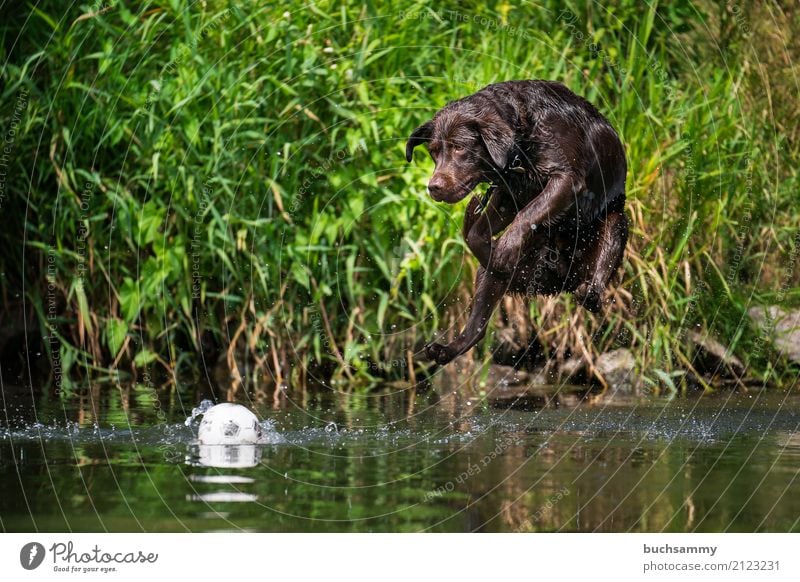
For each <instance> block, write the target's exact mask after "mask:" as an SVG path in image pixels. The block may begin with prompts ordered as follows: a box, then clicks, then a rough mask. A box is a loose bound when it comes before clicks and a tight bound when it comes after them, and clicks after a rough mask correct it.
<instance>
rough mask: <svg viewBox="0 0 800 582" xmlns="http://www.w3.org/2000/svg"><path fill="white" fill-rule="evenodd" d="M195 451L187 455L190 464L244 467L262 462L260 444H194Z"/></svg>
mask: <svg viewBox="0 0 800 582" xmlns="http://www.w3.org/2000/svg"><path fill="white" fill-rule="evenodd" d="M192 449H193V452H192V453H190V454H189V455H186V463H187V464H189V465H198V464H199V465H203V466H204V467H221V468H230V469H243V468H247V467H255V466H256V465H258V464H259V463H260V462H261V447H260V446H259V445H201V444H198V445H193V446H192Z"/></svg>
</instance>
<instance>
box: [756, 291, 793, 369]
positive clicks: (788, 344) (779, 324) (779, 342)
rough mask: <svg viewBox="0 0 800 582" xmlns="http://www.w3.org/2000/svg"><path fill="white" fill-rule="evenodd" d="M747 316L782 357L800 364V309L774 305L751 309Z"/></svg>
mask: <svg viewBox="0 0 800 582" xmlns="http://www.w3.org/2000/svg"><path fill="white" fill-rule="evenodd" d="M747 314H748V315H749V316H750V318H751V319H752V320H753V321H754V322H755V323H756V325H757V326H758V327H759V329H760V330H761V331H762V333H764V334H766V335H767V337H768V338H769V339H770V340H771V341H772V345H773V346H775V349H776V350H777V351H778V353H780V354H781V355H782V356H784V357H786V358H788V359H789V360H791V361H792V362H794V363H796V364H800V309H795V310H792V311H789V310H785V309H782V308H780V307H778V306H776V305H770V306H759V307H751V308H750V309H748V311H747Z"/></svg>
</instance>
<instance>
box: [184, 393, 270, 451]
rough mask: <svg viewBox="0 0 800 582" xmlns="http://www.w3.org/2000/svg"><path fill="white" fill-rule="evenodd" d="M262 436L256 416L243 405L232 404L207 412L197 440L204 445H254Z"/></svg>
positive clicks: (218, 406) (212, 408)
mask: <svg viewBox="0 0 800 582" xmlns="http://www.w3.org/2000/svg"><path fill="white" fill-rule="evenodd" d="M261 436H262V430H261V425H260V424H259V423H258V418H256V415H255V414H253V413H252V412H250V410H248V409H247V408H246V407H244V406H242V405H241V404H232V403H230V402H225V403H223V404H217V405H216V406H212V407H211V408H209V409H208V410H206V411H205V412H204V413H203V421H202V422H201V423H200V428H199V429H198V431H197V440H198V441H199V442H200V444H202V445H242V444H254V443H257V442H258V441H259V440H260V439H261Z"/></svg>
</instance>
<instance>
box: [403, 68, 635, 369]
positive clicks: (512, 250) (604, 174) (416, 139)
mask: <svg viewBox="0 0 800 582" xmlns="http://www.w3.org/2000/svg"><path fill="white" fill-rule="evenodd" d="M423 143H424V144H426V145H427V148H428V151H429V152H430V155H431V157H432V158H433V161H434V162H435V169H434V171H433V175H432V176H431V179H430V181H429V182H428V192H429V193H430V195H431V197H432V198H433V199H434V200H438V201H444V202H449V203H451V204H452V203H455V202H458V201H459V200H462V199H463V198H465V197H466V196H467V195H468V194H469V193H470V192H472V190H473V189H475V187H477V186H478V184H480V183H484V182H485V183H489V184H490V186H489V188H488V190H487V192H486V194H485V195H484V196H483V199H479V198H477V197H475V198H473V199H472V200H471V201H470V203H469V205H468V207H467V210H466V215H465V218H464V229H463V233H464V238H465V239H466V242H467V246H468V247H469V248H470V250H471V251H472V252H473V254H474V255H475V256H476V257H477V259H478V261H480V263H481V267H480V268H479V269H478V275H477V278H476V281H475V297H474V299H473V301H472V306H471V308H470V315H469V319H468V321H467V324H466V326H465V327H464V330H463V331H462V332H461V333H460V334H459V335H458V337H456V338H455V339H454V340H453V341H452V342H451V343H450V344H447V345H442V344H438V343H431V344H429V345H427V346H426V347H425V351H426V354H427V356H428V357H429V358H431V359H432V360H435V361H436V362H438V363H439V364H446V363H448V362H450V361H451V360H452V359H453V358H455V357H456V356H458V355H460V354H463V353H464V352H466V351H467V350H469V349H470V348H472V346H474V345H475V344H476V343H477V342H478V341H479V340H480V339H481V338H482V337H483V336H484V334H485V333H486V327H487V325H488V322H489V319H490V318H491V315H492V312H493V311H494V308H495V306H496V305H497V302H498V301H499V300H500V298H501V297H502V296H503V295H504V294H505V293H524V294H527V295H539V294H556V293H560V292H563V291H568V292H572V293H573V295H574V296H575V298H576V299H577V301H578V303H580V304H581V305H583V306H584V307H585V308H586V309H589V310H590V311H592V312H597V311H599V310H600V300H601V297H602V293H603V290H604V289H605V287H606V285H607V283H608V282H609V279H610V278H611V276H612V275H613V274H614V273H615V272H616V270H617V268H618V267H619V265H620V263H621V262H622V254H623V251H624V250H625V244H626V242H627V240H628V220H627V217H626V216H625V213H624V210H623V206H624V204H625V174H626V172H627V164H626V161H625V150H624V148H623V146H622V143H621V142H620V140H619V137H618V136H617V133H616V132H615V131H614V128H612V127H611V125H610V124H609V123H608V121H606V120H605V118H603V116H602V115H600V113H599V112H598V111H597V109H595V108H594V106H592V105H591V104H590V103H589V102H588V101H586V100H585V99H583V98H581V97H579V96H577V95H575V94H574V93H573V92H571V91H570V90H569V89H567V88H566V87H565V86H564V85H562V84H560V83H555V82H551V81H508V82H505V83H497V84H494V85H489V86H488V87H485V88H484V89H481V90H480V91H478V92H477V93H475V94H473V95H470V96H469V97H465V98H463V99H459V100H458V101H453V102H451V103H448V104H447V105H446V106H445V107H443V108H442V109H440V110H439V111H438V112H437V113H436V115H434V117H433V119H431V120H430V121H428V122H426V123H423V124H422V125H421V126H419V127H418V128H417V129H415V130H414V132H413V133H412V134H411V136H410V137H409V139H408V142H407V144H406V158H407V159H408V161H409V162H410V161H411V159H412V155H413V151H414V148H415V147H416V146H418V145H420V144H423Z"/></svg>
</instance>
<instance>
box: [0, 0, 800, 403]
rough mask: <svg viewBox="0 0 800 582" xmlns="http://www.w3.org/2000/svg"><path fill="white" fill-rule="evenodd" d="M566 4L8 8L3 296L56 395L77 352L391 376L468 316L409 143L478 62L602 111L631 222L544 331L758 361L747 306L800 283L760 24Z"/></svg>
mask: <svg viewBox="0 0 800 582" xmlns="http://www.w3.org/2000/svg"><path fill="white" fill-rule="evenodd" d="M568 4H569V5H570V10H569V11H568V12H565V11H564V10H563V9H562V8H561V5H562V3H560V2H550V1H546V2H544V3H537V4H535V5H523V4H520V5H516V4H511V3H500V4H496V5H494V4H493V5H490V6H486V5H485V4H484V3H474V4H472V3H471V4H470V5H467V6H465V5H463V4H461V3H444V4H442V3H438V2H437V3H435V4H428V3H426V2H418V3H416V4H411V3H400V2H397V3H394V4H391V3H380V4H374V5H373V4H371V3H368V4H365V5H362V4H361V3H356V2H345V3H343V4H340V3H327V2H322V3H318V4H315V5H304V4H301V3H293V4H292V7H291V8H285V7H281V8H268V7H263V6H261V5H260V3H249V2H244V1H242V2H238V3H236V2H227V1H220V0H217V1H215V0H208V1H207V2H202V3H197V2H188V1H183V0H172V1H166V0H163V1H155V2H142V3H140V2H130V1H114V0H112V1H110V2H108V3H106V4H102V5H101V4H100V3H97V4H94V5H90V4H88V3H85V4H83V5H78V6H71V5H70V3H63V2H56V1H44V2H38V3H35V6H36V7H35V8H33V7H31V6H30V5H28V7H27V8H26V9H25V10H23V11H20V12H18V13H16V14H14V15H13V16H11V17H10V18H9V19H5V18H4V20H3V22H4V24H3V25H2V31H3V32H2V35H3V54H2V62H3V63H4V65H3V68H2V82H3V89H2V93H3V97H2V109H0V119H2V120H3V121H2V123H3V128H4V133H7V128H9V127H11V124H12V121H13V120H14V119H15V116H16V117H17V118H18V124H17V125H18V127H17V130H16V132H15V136H14V140H13V144H12V151H11V154H10V155H9V157H8V160H7V161H6V162H4V163H5V164H6V166H5V167H6V168H7V172H6V173H7V175H8V178H7V180H6V182H5V186H4V188H5V189H4V192H3V194H4V198H2V206H3V207H2V212H3V216H4V225H5V228H4V229H3V232H2V233H0V237H2V244H3V247H4V248H5V249H6V252H5V253H4V255H3V256H2V258H0V272H2V275H0V277H2V284H3V301H4V305H5V310H6V311H7V312H11V311H14V310H19V309H21V307H22V306H21V302H22V301H23V300H24V302H25V306H26V308H27V309H33V310H35V312H36V314H37V318H38V321H39V325H40V328H41V332H42V334H43V335H44V336H49V335H50V334H51V333H52V334H54V336H55V337H56V338H57V339H56V340H54V343H53V344H52V345H53V346H55V348H54V350H52V351H51V350H48V352H49V354H50V358H51V360H52V363H53V364H54V365H57V366H58V368H59V369H60V371H61V373H62V378H63V379H62V382H63V387H64V388H65V392H68V391H69V387H70V384H69V378H70V377H75V376H76V374H78V373H79V372H81V370H83V371H86V370H93V372H92V373H93V374H95V375H98V374H99V375H102V374H103V370H108V369H109V368H111V369H114V370H123V371H125V372H128V371H134V372H137V373H138V374H141V373H142V371H143V370H145V369H156V368H157V369H163V370H168V371H170V373H172V372H175V373H181V372H186V371H193V370H197V369H198V368H199V367H200V365H201V362H202V361H203V358H202V356H205V357H206V358H207V357H209V356H210V355H211V354H214V353H216V351H221V352H222V354H223V356H225V355H227V358H228V361H229V363H232V362H233V360H234V359H238V360H242V361H246V362H248V363H249V364H251V366H250V367H249V368H248V370H249V371H250V377H248V378H247V379H246V380H248V381H249V380H252V381H255V382H265V383H267V384H268V383H269V382H271V381H273V380H275V379H278V380H280V381H287V382H289V383H291V384H299V383H304V382H305V381H307V380H310V378H309V372H308V370H310V375H311V376H315V377H321V378H324V379H326V380H327V379H331V378H333V379H337V378H338V379H346V380H348V385H349V386H356V385H358V384H364V385H367V384H369V383H370V382H371V381H372V380H373V379H374V378H375V377H377V376H387V375H388V376H389V377H402V376H403V375H405V373H406V367H405V366H406V362H407V357H408V353H409V350H412V351H413V350H414V349H416V348H418V347H419V344H420V343H421V342H422V341H423V340H427V339H430V337H432V336H433V334H434V332H436V331H437V330H442V329H445V328H447V327H449V326H453V325H457V324H459V322H461V321H463V315H464V311H465V310H466V301H467V300H468V297H469V293H468V292H469V289H470V287H471V280H472V277H473V274H474V269H475V261H474V260H473V259H472V258H471V257H470V256H469V255H468V253H467V251H466V248H465V246H464V243H463V240H462V239H461V236H460V232H459V225H460V218H461V217H460V213H462V212H463V207H464V205H459V206H457V207H456V208H451V207H445V206H443V205H440V204H436V203H434V202H432V201H431V200H430V199H429V198H428V197H426V195H425V190H424V185H425V182H426V180H427V176H428V175H429V173H430V169H431V162H430V161H429V160H428V159H427V158H426V156H425V155H424V154H423V153H422V152H418V154H417V158H416V160H415V163H414V164H411V165H407V164H406V163H405V160H404V158H403V146H404V141H405V138H406V136H407V135H408V134H409V133H410V132H411V130H412V129H413V128H414V127H416V125H418V124H419V123H420V122H422V121H424V120H425V119H427V118H428V117H429V116H430V115H431V114H432V113H433V112H434V111H435V110H436V109H438V108H439V107H441V106H442V105H444V104H445V103H446V102H447V101H448V100H451V99H454V98H457V97H460V96H462V95H465V94H468V93H471V92H473V91H475V90H477V89H478V88H480V87H482V86H484V85H486V84H488V83H490V82H495V81H500V80H506V79H517V78H548V79H557V80H560V81H562V82H564V83H565V84H567V85H568V86H569V87H570V88H572V89H573V90H575V91H576V92H578V93H580V94H582V95H584V96H586V97H587V98H588V99H590V100H591V101H593V102H594V103H595V104H596V105H597V106H598V108H599V109H600V110H601V111H602V112H603V113H604V114H605V115H606V116H607V117H608V118H609V119H610V120H611V122H612V123H613V124H614V126H615V127H616V128H617V129H618V130H619V132H620V134H621V136H622V138H623V141H624V143H625V144H626V148H627V152H628V158H629V168H630V171H629V176H628V200H629V205H628V212H629V215H630V216H631V218H632V224H633V228H632V232H631V240H630V243H629V247H628V254H627V258H626V262H625V266H624V273H623V275H622V279H621V284H620V287H619V289H620V290H618V291H617V292H616V299H617V303H616V304H615V306H614V307H613V308H612V309H611V310H610V311H609V313H608V314H607V315H606V317H604V318H602V319H599V318H596V317H594V316H591V315H589V314H587V313H584V312H583V311H582V310H580V309H577V308H576V307H575V306H574V305H572V303H571V300H570V299H569V298H568V297H560V298H557V299H555V300H542V301H538V302H535V303H534V304H533V305H532V306H531V310H532V315H533V319H534V321H535V322H536V323H537V324H539V328H538V334H539V337H540V339H541V340H542V341H543V342H544V343H545V345H546V347H547V348H548V349H549V350H551V352H552V353H553V354H560V355H559V357H563V355H564V354H565V353H568V352H569V351H570V350H572V351H575V350H577V349H579V348H580V346H584V347H585V349H586V350H587V351H588V352H589V353H590V354H597V353H599V352H600V351H602V350H604V349H607V348H609V347H612V346H622V345H624V346H629V347H631V348H632V349H633V351H634V353H635V354H636V357H637V359H638V360H639V361H640V363H641V365H642V369H643V370H644V371H645V373H646V375H647V376H648V377H649V378H650V379H651V380H652V381H653V382H656V383H657V382H659V381H660V380H659V379H663V377H664V376H665V375H669V374H670V373H672V372H674V371H675V370H677V369H683V368H686V367H688V366H690V365H691V362H690V359H691V353H690V351H689V346H688V344H687V339H686V333H685V332H686V330H687V329H695V328H697V329H706V330H709V331H711V332H712V333H714V334H715V335H717V336H718V337H719V338H720V339H722V340H723V341H724V342H725V343H727V344H729V345H731V346H732V347H733V349H734V351H735V353H737V354H739V355H740V356H742V357H743V358H745V359H748V358H747V354H748V353H749V351H750V350H751V348H752V345H753V343H754V342H755V341H757V338H758V330H756V329H754V328H752V327H751V326H750V325H749V324H748V323H747V320H746V318H745V317H744V312H745V310H746V308H747V307H748V306H749V305H751V304H752V303H753V302H757V301H763V302H774V301H776V300H777V299H779V300H783V301H784V302H786V303H787V304H791V303H793V302H797V300H798V299H800V292H798V289H797V285H798V274H797V268H796V266H794V267H793V264H792V263H791V262H790V259H791V257H792V256H793V254H792V253H796V252H797V241H796V239H795V233H796V232H797V229H798V225H799V224H800V216H799V215H798V213H797V212H796V208H795V207H796V200H797V187H798V180H797V170H796V167H795V165H794V164H793V163H792V161H793V160H796V159H797V158H796V155H797V142H796V141H794V140H793V139H792V138H791V137H790V136H788V135H787V134H785V133H784V132H783V131H782V130H781V129H779V128H778V126H777V124H776V123H775V122H774V121H773V119H774V117H773V116H774V115H777V113H776V110H770V109H768V108H766V107H767V97H763V98H760V97H759V95H760V93H759V91H760V90H761V89H762V86H760V85H759V83H762V82H763V75H762V76H754V75H752V74H750V73H748V71H751V70H752V66H747V67H746V66H745V65H747V64H749V65H753V64H758V63H759V61H758V54H759V53H758V50H757V49H758V47H756V46H754V45H753V44H752V43H753V40H752V38H751V37H752V35H748V34H747V31H746V30H745V28H744V27H742V26H741V22H739V23H738V26H739V28H738V29H736V26H734V27H733V29H731V25H730V22H729V21H730V17H731V15H730V14H727V16H726V14H722V16H724V17H727V18H728V20H724V18H723V20H724V22H721V21H720V15H719V14H718V12H719V10H720V9H718V8H716V7H715V6H714V5H712V4H710V3H709V4H705V3H703V4H701V5H699V6H693V5H691V4H690V3H687V2H678V3H668V4H667V3H665V4H664V5H663V6H658V5H656V4H652V5H651V6H650V7H648V6H646V5H644V6H639V3H638V2H634V1H632V0H631V1H628V0H619V1H617V2H613V3H611V4H610V5H609V7H607V8H603V7H601V6H600V5H597V4H594V3H585V4H584V3H580V2H570V3H568ZM758 6H759V7H761V9H763V7H764V6H767V7H768V8H769V7H772V5H771V4H770V3H768V2H764V3H761V4H759V5H758ZM771 9H772V8H771ZM742 10H744V8H742ZM723 12H724V11H723ZM758 14H760V13H759V12H758V10H757V9H756V8H753V9H752V11H751V12H749V13H748V14H745V15H744V16H743V17H744V18H754V19H755V18H757V17H758ZM748 22H750V21H748ZM755 24H756V23H755V22H750V28H754V27H755ZM723 25H724V26H723ZM734 25H736V23H734ZM726 27H727V28H726ZM723 32H725V43H724V45H723V44H721V43H720V37H721V36H722V33H723ZM720 47H722V48H720ZM20 103H24V107H22V108H20ZM765 111H766V113H765ZM797 262H798V263H800V261H797ZM781 290H783V292H782V291H781ZM776 297H777V299H776ZM697 326H699V327H697ZM588 336H591V339H589V337H588ZM490 349H491V342H490V341H486V342H485V344H484V345H483V346H481V347H480V348H479V352H478V357H489V354H490ZM751 360H752V361H749V362H748V363H749V364H750V366H751V368H750V370H751V373H752V374H754V375H760V376H763V377H764V379H766V380H769V381H771V382H776V383H780V382H781V379H782V378H783V377H785V374H786V371H787V368H785V367H784V366H783V365H782V364H781V363H780V362H779V361H776V360H775V358H774V357H770V356H768V355H766V354H762V355H760V356H758V357H755V358H752V359H751ZM205 363H206V364H208V363H209V362H205ZM78 375H79V374H78Z"/></svg>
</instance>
